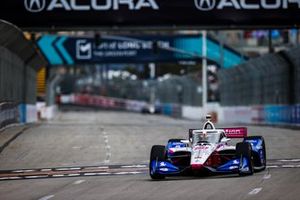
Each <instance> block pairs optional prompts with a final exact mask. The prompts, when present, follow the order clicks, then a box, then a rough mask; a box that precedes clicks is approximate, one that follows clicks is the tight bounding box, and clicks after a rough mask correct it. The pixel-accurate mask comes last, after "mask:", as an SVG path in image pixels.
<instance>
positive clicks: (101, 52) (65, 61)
mask: <svg viewBox="0 0 300 200" xmlns="http://www.w3.org/2000/svg"><path fill="white" fill-rule="evenodd" d="M154 43H156V45H158V46H159V47H160V48H159V49H154V48H155V46H154ZM37 44H38V47H39V48H40V50H41V52H42V53H43V54H44V56H45V57H46V58H47V60H48V62H49V63H50V64H51V65H74V64H79V63H149V62H177V61H189V60H193V61H195V60H197V58H195V56H193V55H191V54H196V55H198V56H201V55H202V48H201V47H202V36H201V35H171V36H167V35H164V36H153V35H152V36H150V35H149V36H147V35H145V36H101V38H100V37H99V38H98V41H96V38H93V37H68V36H62V35H49V34H47V35H43V36H42V37H41V38H40V39H39V40H38V41H37ZM170 48H173V49H177V50H178V51H170V50H166V49H170ZM221 48H222V49H223V51H224V54H225V55H226V57H225V58H223V59H222V53H221ZM207 56H208V59H209V60H211V61H213V62H214V63H220V62H221V60H222V61H223V66H224V67H225V68H230V67H233V66H235V65H238V64H241V63H242V62H244V61H245V60H244V58H243V57H242V55H240V54H239V53H237V52H235V51H234V50H232V49H231V48H229V47H227V46H224V47H221V44H219V43H218V41H215V40H213V39H212V38H210V37H208V38H207ZM198 59H199V58H198Z"/></svg>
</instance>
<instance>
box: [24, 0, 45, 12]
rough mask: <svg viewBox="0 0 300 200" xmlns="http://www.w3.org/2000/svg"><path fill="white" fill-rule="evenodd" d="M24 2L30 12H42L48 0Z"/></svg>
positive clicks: (27, 0) (28, 0) (26, 0)
mask: <svg viewBox="0 0 300 200" xmlns="http://www.w3.org/2000/svg"><path fill="white" fill-rule="evenodd" d="M24 4H25V8H26V10H28V11H29V12H41V11H42V10H44V8H45V6H46V0H25V1H24Z"/></svg>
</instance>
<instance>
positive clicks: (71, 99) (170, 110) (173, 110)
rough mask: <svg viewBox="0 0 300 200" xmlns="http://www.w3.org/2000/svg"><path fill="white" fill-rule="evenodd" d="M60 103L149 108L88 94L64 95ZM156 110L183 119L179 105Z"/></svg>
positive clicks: (125, 100) (128, 108)
mask: <svg viewBox="0 0 300 200" xmlns="http://www.w3.org/2000/svg"><path fill="white" fill-rule="evenodd" d="M59 102H60V104H74V105H81V106H95V107H100V108H105V109H116V110H127V111H132V112H143V111H145V109H147V108H149V104H148V103H147V102H145V101H136V100H127V99H119V98H111V97H104V96H97V95H88V94H72V95H62V96H60V98H59ZM155 108H156V109H157V110H159V112H160V113H162V114H164V115H168V116H172V117H175V118H180V117H182V111H181V110H182V109H181V106H180V105H178V104H159V105H156V106H155Z"/></svg>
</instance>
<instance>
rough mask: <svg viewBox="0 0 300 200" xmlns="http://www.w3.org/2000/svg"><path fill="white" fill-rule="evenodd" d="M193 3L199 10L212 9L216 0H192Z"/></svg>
mask: <svg viewBox="0 0 300 200" xmlns="http://www.w3.org/2000/svg"><path fill="white" fill-rule="evenodd" d="M194 1H195V5H196V7H197V8H198V9H199V10H203V11H209V10H212V9H214V7H215V5H216V0H194Z"/></svg>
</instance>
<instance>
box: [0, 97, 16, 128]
mask: <svg viewBox="0 0 300 200" xmlns="http://www.w3.org/2000/svg"><path fill="white" fill-rule="evenodd" d="M15 123H19V110H18V105H17V104H15V103H8V102H7V103H0V129H2V128H4V127H5V126H8V125H10V124H15Z"/></svg>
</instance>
